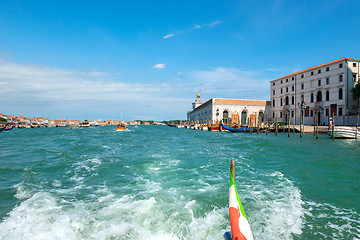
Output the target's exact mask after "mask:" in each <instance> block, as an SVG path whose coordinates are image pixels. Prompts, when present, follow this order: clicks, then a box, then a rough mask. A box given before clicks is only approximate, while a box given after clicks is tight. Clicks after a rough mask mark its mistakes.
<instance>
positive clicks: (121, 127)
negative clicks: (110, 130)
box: [115, 123, 127, 132]
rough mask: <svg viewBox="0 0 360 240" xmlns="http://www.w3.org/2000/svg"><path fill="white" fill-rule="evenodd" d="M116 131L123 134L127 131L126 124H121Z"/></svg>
mask: <svg viewBox="0 0 360 240" xmlns="http://www.w3.org/2000/svg"><path fill="white" fill-rule="evenodd" d="M115 130H116V131H118V132H121V131H125V130H127V125H126V124H125V123H120V124H118V125H117V126H116V129H115Z"/></svg>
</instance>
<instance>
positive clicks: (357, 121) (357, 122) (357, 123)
mask: <svg viewBox="0 0 360 240" xmlns="http://www.w3.org/2000/svg"><path fill="white" fill-rule="evenodd" d="M358 127H359V114H358V116H357V120H356V131H355V139H357V135H358Z"/></svg>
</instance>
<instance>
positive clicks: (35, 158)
mask: <svg viewBox="0 0 360 240" xmlns="http://www.w3.org/2000/svg"><path fill="white" fill-rule="evenodd" d="M129 129H130V131H127V132H116V131H114V127H112V126H105V127H94V128H83V129H69V128H40V129H14V130H12V131H9V132H2V133H1V134H0V139H1V145H0V239H195V240H198V239H223V234H224V233H225V231H229V230H230V225H229V214H228V187H229V165H230V161H231V160H236V182H237V187H238V191H239V196H240V198H241V200H242V203H243V206H244V209H245V212H246V215H247V217H248V220H249V223H250V226H251V229H252V231H253V235H254V238H255V239H360V227H359V226H360V204H359V199H360V150H359V147H360V140H332V139H330V138H329V137H328V136H326V135H320V137H319V139H318V140H316V139H315V137H314V136H313V135H312V134H305V135H304V136H303V138H300V137H299V135H298V134H294V135H293V134H291V136H290V138H288V137H287V133H284V134H282V133H279V134H278V136H275V135H274V134H273V133H272V134H269V135H265V134H259V135H256V134H248V133H247V134H243V133H238V134H231V133H226V132H208V131H194V130H187V129H177V128H171V127H167V126H140V127H138V128H134V127H132V126H130V128H129Z"/></svg>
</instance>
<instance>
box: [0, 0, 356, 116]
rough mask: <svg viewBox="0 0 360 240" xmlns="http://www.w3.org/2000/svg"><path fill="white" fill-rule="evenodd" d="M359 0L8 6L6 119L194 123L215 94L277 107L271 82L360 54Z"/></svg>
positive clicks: (1, 48)
mask: <svg viewBox="0 0 360 240" xmlns="http://www.w3.org/2000/svg"><path fill="white" fill-rule="evenodd" d="M359 9H360V2H358V1H347V0H330V1H325V2H324V1H310V0H308V1H285V0H275V1H266V0H260V1H202V0H201V1H195V2H194V1H181V2H178V3H175V2H171V1H130V2H129V1H105V2H101V3H100V2H98V1H75V2H67V1H36V2H26V1H17V0H15V1H8V0H3V1H1V3H0V36H1V37H0V95H1V101H0V112H1V113H4V114H7V115H18V116H20V115H22V116H27V117H41V116H43V117H48V118H49V119H61V118H64V119H78V120H85V119H93V120H96V119H114V120H125V121H130V120H135V119H141V120H160V121H161V120H169V119H186V113H187V111H189V110H191V103H192V102H193V101H194V100H195V99H196V94H197V92H198V90H200V89H201V98H202V99H203V102H205V101H207V100H209V99H210V98H235V99H253V100H270V81H271V80H274V79H277V78H279V77H281V76H284V75H287V74H289V73H293V72H296V71H298V70H301V69H306V68H309V67H313V66H316V65H318V64H321V63H324V62H329V61H333V60H336V59H340V58H343V57H348V58H360V48H359V47H358V42H359V39H360V36H359V35H360V33H359V31H358V30H357V28H356V27H357V26H358V25H359V22H360V17H359Z"/></svg>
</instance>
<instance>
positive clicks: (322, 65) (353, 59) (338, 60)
mask: <svg viewBox="0 0 360 240" xmlns="http://www.w3.org/2000/svg"><path fill="white" fill-rule="evenodd" d="M344 60H352V61H360V59H356V58H340V59H337V60H334V61H331V62H328V63H324V64H321V65H318V66H315V67H311V68H307V69H305V70H301V71H298V72H294V73H291V74H288V75H285V76H283V77H280V78H278V79H275V80H272V81H270V82H274V81H276V80H279V79H281V78H287V77H290V76H293V75H296V74H299V73H303V72H307V71H310V70H313V69H316V68H320V67H324V66H326V65H329V64H333V63H336V62H340V61H344Z"/></svg>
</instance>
